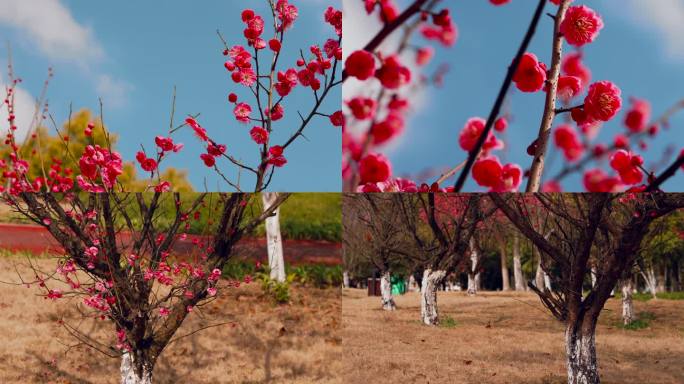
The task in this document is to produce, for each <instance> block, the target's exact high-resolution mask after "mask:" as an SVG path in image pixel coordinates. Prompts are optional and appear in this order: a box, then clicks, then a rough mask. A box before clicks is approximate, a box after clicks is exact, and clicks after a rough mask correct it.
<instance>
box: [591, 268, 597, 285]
mask: <svg viewBox="0 0 684 384" xmlns="http://www.w3.org/2000/svg"><path fill="white" fill-rule="evenodd" d="M597 274H598V272H597V270H596V267H591V287H592V288H594V287H596V279H597Z"/></svg>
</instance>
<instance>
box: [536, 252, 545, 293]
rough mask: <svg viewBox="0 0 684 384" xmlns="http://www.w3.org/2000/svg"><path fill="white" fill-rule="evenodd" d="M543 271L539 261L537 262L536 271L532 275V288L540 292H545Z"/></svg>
mask: <svg viewBox="0 0 684 384" xmlns="http://www.w3.org/2000/svg"><path fill="white" fill-rule="evenodd" d="M544 275H545V274H544V270H543V269H542V267H541V259H539V260H537V271H536V273H535V275H534V286H535V287H537V289H538V290H540V291H542V292H543V291H545V289H546V288H545V284H544Z"/></svg>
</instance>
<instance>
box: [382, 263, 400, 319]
mask: <svg viewBox="0 0 684 384" xmlns="http://www.w3.org/2000/svg"><path fill="white" fill-rule="evenodd" d="M390 276H391V275H390V273H389V271H388V272H385V273H383V274H382V277H380V294H381V295H382V309H384V310H385V311H394V310H395V309H397V306H396V304H394V298H393V297H392V283H391V281H390Z"/></svg>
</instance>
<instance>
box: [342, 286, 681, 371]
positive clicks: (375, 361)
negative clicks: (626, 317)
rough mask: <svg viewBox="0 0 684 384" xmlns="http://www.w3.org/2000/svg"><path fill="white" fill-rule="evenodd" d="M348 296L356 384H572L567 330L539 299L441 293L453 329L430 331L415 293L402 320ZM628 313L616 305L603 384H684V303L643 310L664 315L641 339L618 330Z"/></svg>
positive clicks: (607, 317) (602, 359) (604, 342)
mask: <svg viewBox="0 0 684 384" xmlns="http://www.w3.org/2000/svg"><path fill="white" fill-rule="evenodd" d="M342 297H343V299H342V314H343V315H342V318H343V325H344V331H343V333H342V335H343V346H344V349H345V353H346V359H345V362H344V363H345V371H346V372H349V376H348V377H347V378H346V379H347V382H350V383H371V382H377V381H378V379H379V378H382V381H383V382H387V383H390V382H397V383H432V384H437V383H461V384H468V383H473V384H489V383H492V384H504V383H516V384H517V383H534V384H542V383H543V384H565V383H567V379H566V376H565V369H566V368H565V357H564V351H565V349H564V348H565V347H564V343H563V327H562V325H561V324H559V323H558V322H557V321H555V320H554V319H552V318H550V316H549V315H548V314H547V313H546V312H545V311H544V310H543V308H542V307H541V304H540V303H539V300H538V299H537V298H536V297H535V296H534V295H532V294H515V293H507V294H504V293H481V294H478V296H477V297H474V298H472V297H467V296H466V295H465V294H464V293H457V292H449V293H446V292H440V294H439V298H438V303H439V306H440V316H441V317H442V318H443V319H444V318H446V317H451V318H453V319H454V320H455V322H456V325H455V326H454V327H453V328H445V327H439V328H428V327H426V326H423V325H422V324H421V323H420V321H419V316H420V302H419V297H418V295H417V294H416V293H409V294H407V295H405V296H401V297H398V298H396V301H397V306H398V308H399V309H398V310H397V311H396V312H393V313H387V312H384V311H382V310H381V309H380V305H379V300H380V299H379V298H377V297H371V298H369V297H367V296H366V294H365V291H361V290H345V291H344V292H343V296H342ZM619 304H620V303H619V302H618V301H616V300H611V301H610V302H609V303H608V305H607V309H606V310H605V311H604V313H603V314H602V315H601V318H600V325H599V328H598V332H597V344H598V347H597V348H598V355H599V366H600V370H601V377H602V380H603V383H604V384H618V383H619V384H630V383H634V384H637V383H638V384H642V383H650V384H660V383H662V384H665V383H668V384H669V383H671V384H681V383H684V364H682V361H683V360H682V359H683V358H684V302H682V301H667V300H657V301H649V302H645V303H644V302H635V310H636V312H637V313H639V312H644V311H646V312H651V313H653V314H654V315H655V320H653V321H652V323H651V324H652V326H651V327H650V328H647V329H643V330H638V331H627V330H623V329H620V328H617V327H615V324H616V323H617V322H618V321H619V316H620V307H619Z"/></svg>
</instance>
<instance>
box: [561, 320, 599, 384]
mask: <svg viewBox="0 0 684 384" xmlns="http://www.w3.org/2000/svg"><path fill="white" fill-rule="evenodd" d="M585 321H589V320H585ZM565 351H566V358H567V365H568V384H600V382H601V380H600V378H599V372H598V362H597V359H596V326H595V325H593V326H588V327H586V326H584V327H577V326H573V325H568V327H567V329H566V331H565Z"/></svg>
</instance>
